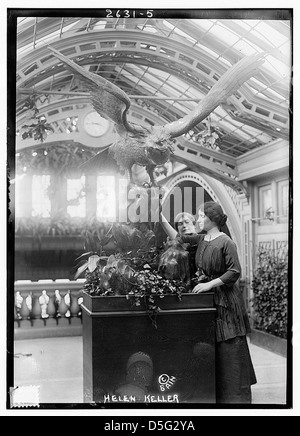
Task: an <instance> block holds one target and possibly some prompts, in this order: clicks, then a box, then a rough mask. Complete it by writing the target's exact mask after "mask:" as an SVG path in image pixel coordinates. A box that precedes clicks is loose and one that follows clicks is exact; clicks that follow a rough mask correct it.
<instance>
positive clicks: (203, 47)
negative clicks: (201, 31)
mask: <svg viewBox="0 0 300 436" xmlns="http://www.w3.org/2000/svg"><path fill="white" fill-rule="evenodd" d="M197 47H198V48H199V49H200V50H202V51H204V52H205V53H208V54H209V55H210V56H212V57H213V59H217V58H218V57H219V53H217V52H215V51H213V50H211V49H210V48H208V47H206V46H205V45H202V44H201V43H200V42H199V43H197Z"/></svg>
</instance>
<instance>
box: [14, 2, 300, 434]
mask: <svg viewBox="0 0 300 436" xmlns="http://www.w3.org/2000/svg"><path fill="white" fill-rule="evenodd" d="M108 5H109V2H108ZM149 5H150V6H151V2H150V3H149V4H148V6H149ZM80 6H84V5H80ZM99 6H101V8H100V7H99V9H98V8H96V7H95V8H93V9H84V8H81V9H70V8H66V9H54V8H49V9H42V8H41V9H39V8H32V9H27V8H24V9H21V8H13V7H11V8H7V78H6V81H7V93H8V98H7V126H8V127H7V137H6V142H7V168H6V172H7V173H6V178H7V205H6V209H7V212H6V213H7V220H6V221H7V272H6V280H7V291H6V301H7V305H6V309H7V324H6V340H7V346H6V348H7V360H6V409H7V411H8V412H16V413H18V412H22V413H23V414H24V415H26V412H27V413H28V414H30V413H35V412H36V411H39V412H40V413H43V411H45V412H46V411H47V410H52V411H53V409H54V410H55V411H56V412H57V413H58V412H59V411H60V412H61V413H64V411H66V410H67V411H68V412H67V413H70V412H72V411H73V412H76V413H77V414H78V413H80V410H81V411H83V412H85V413H87V414H88V413H89V411H91V412H93V413H96V414H97V412H98V413H99V414H100V413H102V414H104V415H105V413H108V414H110V415H112V416H113V413H116V414H117V412H121V414H122V415H123V416H126V414H127V415H131V414H135V413H137V414H138V413H141V412H142V411H143V410H144V409H146V410H147V412H148V413H150V416H155V414H158V413H160V412H161V411H162V410H164V411H166V414H167V415H168V414H169V415H170V414H172V415H174V416H180V415H181V414H184V413H186V412H187V411H189V414H190V416H191V415H192V414H195V415H200V414H205V413H206V411H208V410H211V411H212V414H214V413H215V414H218V412H219V411H221V412H222V410H223V411H224V409H228V412H230V411H231V412H232V413H235V412H236V413H238V411H241V412H244V411H245V410H247V409H248V410H250V411H252V412H254V413H255V410H258V411H259V410H262V411H263V410H264V409H268V408H269V409H270V410H273V411H274V413H275V414H276V413H280V412H281V411H284V410H289V409H292V408H293V401H292V399H293V374H292V363H293V344H292V330H293V316H292V315H293V280H292V277H293V250H292V247H293V172H292V168H293V147H294V144H293V135H292V132H293V82H292V72H293V59H294V51H293V42H294V41H293V25H294V22H293V8H278V9H275V8H274V9H271V8H266V9H260V8H251V9H250V8H249V9H233V8H230V7H229V8H221V9H205V8H203V7H202V5H200V4H199V6H201V7H199V9H191V8H186V9H185V8H180V9H179V8H178V9H169V8H166V9H163V8H157V9H155V8H153V9H151V8H141V7H140V8H133V7H129V3H128V7H127V8H123V9H121V8H119V9H118V8H115V7H111V8H107V7H103V8H102V6H103V4H101V5H100V3H99ZM104 6H105V5H104ZM225 413H226V410H225ZM174 419H175V418H174ZM168 422H169V421H168ZM107 425H108V427H107V428H105V430H128V429H130V430H132V432H135V431H137V430H138V428H136V429H135V427H134V425H135V424H134V423H132V429H131V427H122V425H123V424H121V422H119V423H117V422H114V421H112V422H110V423H108V424H107ZM124 425H125V424H124ZM126 425H129V424H126ZM136 425H138V424H136ZM159 425H161V426H163V424H162V423H161V424H158V423H157V422H156V421H155V420H154V421H153V420H152V421H149V426H150V427H151V426H152V427H151V428H150V427H148V430H149V431H150V430H160V428H159ZM176 425H177V426H179V427H178V428H175V427H176ZM147 426H148V424H147ZM170 426H171V427H170ZM184 426H186V427H189V426H190V427H193V423H192V421H189V422H188V421H186V420H185V422H183V421H182V422H181V421H177V423H176V421H173V423H172V421H170V422H169V428H167V427H164V429H165V430H177V429H179V430H193V428H185V427H184ZM142 427H143V426H142ZM161 429H162V428H161ZM194 430H195V428H194Z"/></svg>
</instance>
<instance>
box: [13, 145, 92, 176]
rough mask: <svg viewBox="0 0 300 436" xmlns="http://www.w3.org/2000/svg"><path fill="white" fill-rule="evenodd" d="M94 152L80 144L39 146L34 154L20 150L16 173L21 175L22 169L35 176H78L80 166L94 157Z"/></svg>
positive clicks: (29, 150)
mask: <svg viewBox="0 0 300 436" xmlns="http://www.w3.org/2000/svg"><path fill="white" fill-rule="evenodd" d="M95 155H96V151H94V150H92V149H89V148H87V147H83V146H82V145H81V144H76V143H72V142H61V143H58V144H56V145H55V146H54V145H51V146H39V147H38V148H36V150H35V152H34V153H33V152H32V148H28V149H25V150H22V151H21V152H20V153H19V156H18V159H17V171H18V172H19V173H21V174H22V171H23V168H24V167H26V168H27V171H34V173H35V174H38V173H41V174H53V173H54V174H55V175H59V174H64V175H67V174H72V173H77V174H80V173H82V172H83V170H82V171H80V168H81V165H82V164H83V163H84V162H86V161H88V160H89V159H91V158H92V157H94V156H95Z"/></svg>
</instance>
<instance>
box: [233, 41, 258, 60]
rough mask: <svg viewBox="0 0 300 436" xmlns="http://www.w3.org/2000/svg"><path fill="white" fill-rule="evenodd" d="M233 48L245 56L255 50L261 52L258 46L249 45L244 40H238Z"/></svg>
mask: <svg viewBox="0 0 300 436" xmlns="http://www.w3.org/2000/svg"><path fill="white" fill-rule="evenodd" d="M234 48H235V49H236V50H238V51H240V52H241V53H243V54H244V55H245V56H250V55H252V54H254V53H257V52H262V50H261V49H260V48H259V47H258V46H255V45H254V44H251V45H250V44H248V43H247V42H246V41H245V40H241V41H238V42H237V43H236V44H235V45H234Z"/></svg>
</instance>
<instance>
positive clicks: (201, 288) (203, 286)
mask: <svg viewBox="0 0 300 436" xmlns="http://www.w3.org/2000/svg"><path fill="white" fill-rule="evenodd" d="M211 289H212V286H211V282H207V283H199V284H198V285H196V286H195V287H194V289H193V291H192V292H193V293H194V294H201V292H207V291H210V290H211Z"/></svg>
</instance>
